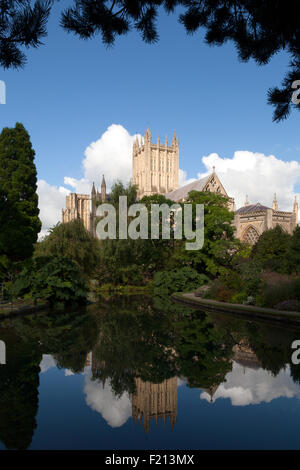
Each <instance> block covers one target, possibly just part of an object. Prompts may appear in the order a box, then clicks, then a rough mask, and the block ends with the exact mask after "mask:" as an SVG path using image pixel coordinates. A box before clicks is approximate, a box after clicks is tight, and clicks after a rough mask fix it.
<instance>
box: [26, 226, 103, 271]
mask: <svg viewBox="0 0 300 470" xmlns="http://www.w3.org/2000/svg"><path fill="white" fill-rule="evenodd" d="M34 256H35V257H40V256H50V257H51V256H66V257H67V258H69V259H71V260H72V261H74V263H76V264H77V266H78V268H79V269H80V271H81V272H82V274H83V275H84V276H85V277H86V278H88V277H91V276H92V275H93V274H94V273H95V270H96V269H97V268H98V266H99V263H100V243H99V240H97V239H95V238H94V237H92V235H91V234H90V233H89V232H88V231H87V230H86V229H85V227H84V225H83V223H82V220H80V219H75V220H72V221H71V222H68V223H66V224H60V223H59V224H57V225H55V226H54V227H53V228H51V229H50V233H49V234H48V235H47V236H46V237H44V239H43V240H42V241H41V242H39V243H37V244H36V246H35V252H34Z"/></svg>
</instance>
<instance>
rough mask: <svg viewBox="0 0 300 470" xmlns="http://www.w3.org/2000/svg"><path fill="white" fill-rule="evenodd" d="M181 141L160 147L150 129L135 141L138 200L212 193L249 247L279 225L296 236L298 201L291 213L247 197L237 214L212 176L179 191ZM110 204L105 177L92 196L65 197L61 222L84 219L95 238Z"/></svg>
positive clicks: (134, 178)
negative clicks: (101, 210) (100, 214)
mask: <svg viewBox="0 0 300 470" xmlns="http://www.w3.org/2000/svg"><path fill="white" fill-rule="evenodd" d="M178 175H179V141H178V137H176V136H175V133H174V135H173V138H172V142H171V145H169V144H168V141H167V139H166V141H165V144H163V143H162V142H161V141H160V140H159V138H158V139H157V143H156V144H153V143H152V142H151V133H150V130H149V129H147V130H146V132H145V136H144V143H142V142H139V141H138V138H136V140H135V142H134V144H133V149H132V182H133V184H136V185H137V186H138V197H139V199H140V198H142V197H143V196H145V195H146V196H150V195H152V194H164V195H165V196H166V197H167V198H168V199H171V200H172V201H174V202H179V201H180V202H184V201H186V200H187V197H188V193H189V192H190V191H193V190H195V191H210V192H214V193H219V194H221V195H223V196H225V197H227V198H228V207H229V209H230V210H231V211H233V212H235V217H234V226H235V227H236V237H237V238H239V239H240V240H242V241H245V242H248V243H250V244H254V243H256V241H257V240H258V238H259V237H260V235H261V234H262V233H263V232H264V231H265V230H268V229H270V228H274V227H275V226H276V225H280V226H281V227H282V228H283V229H284V230H285V231H286V232H287V233H290V234H291V233H293V231H294V229H295V228H296V226H297V224H298V203H297V200H296V199H295V202H294V206H293V210H292V211H291V212H287V211H280V210H279V208H278V203H277V198H276V195H274V200H273V204H272V208H271V207H267V206H264V205H262V204H260V203H256V204H249V202H248V197H247V198H246V202H245V205H244V206H243V207H241V208H240V209H238V210H237V211H236V210H235V204H234V199H233V198H232V197H230V196H229V195H228V194H227V191H226V190H225V188H224V186H223V184H222V182H221V181H220V179H219V177H218V175H217V174H216V171H215V168H214V169H213V172H212V173H211V174H210V175H208V176H206V177H205V178H201V179H199V180H196V181H194V182H192V183H190V184H187V185H185V186H183V187H181V188H179V187H178V186H179V183H178ZM107 200H109V195H107V194H106V183H105V178H104V176H103V177H102V182H101V185H100V188H99V191H98V190H97V191H96V188H95V185H94V183H93V186H92V190H91V194H90V195H88V194H76V193H71V194H69V195H68V196H66V208H65V209H63V211H62V222H63V223H66V222H70V221H71V220H74V219H81V220H82V221H83V224H84V226H85V228H86V229H87V230H88V231H89V232H90V233H91V234H92V235H93V236H96V209H97V205H98V204H99V203H101V202H105V201H107Z"/></svg>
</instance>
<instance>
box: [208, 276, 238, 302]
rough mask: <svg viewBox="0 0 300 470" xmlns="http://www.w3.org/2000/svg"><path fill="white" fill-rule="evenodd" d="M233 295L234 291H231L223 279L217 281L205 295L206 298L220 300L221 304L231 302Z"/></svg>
mask: <svg viewBox="0 0 300 470" xmlns="http://www.w3.org/2000/svg"><path fill="white" fill-rule="evenodd" d="M233 294H234V291H232V290H231V289H229V288H228V287H227V286H226V285H225V284H224V282H222V281H221V279H215V280H214V281H213V282H212V284H211V287H210V289H209V290H208V291H207V293H206V294H205V298H207V299H213V300H218V301H219V302H230V301H231V298H232V296H233Z"/></svg>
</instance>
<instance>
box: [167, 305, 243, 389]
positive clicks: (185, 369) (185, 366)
mask: <svg viewBox="0 0 300 470" xmlns="http://www.w3.org/2000/svg"><path fill="white" fill-rule="evenodd" d="M173 325H174V328H175V350H176V353H177V358H176V364H177V367H178V370H179V371H180V375H181V376H183V377H185V378H186V379H187V381H188V385H189V386H190V387H199V388H206V389H208V390H209V389H210V388H212V387H213V386H216V385H219V384H220V383H221V382H223V381H224V380H225V375H226V374H227V373H228V372H229V371H231V368H232V364H231V361H230V359H231V356H232V346H233V344H234V343H233V341H232V337H230V335H227V332H226V330H224V329H222V328H215V327H214V325H213V324H212V323H211V321H210V320H209V318H208V316H207V314H205V313H204V312H194V313H192V314H191V316H190V317H187V318H185V317H183V318H181V319H179V320H177V321H176V322H174V324H173Z"/></svg>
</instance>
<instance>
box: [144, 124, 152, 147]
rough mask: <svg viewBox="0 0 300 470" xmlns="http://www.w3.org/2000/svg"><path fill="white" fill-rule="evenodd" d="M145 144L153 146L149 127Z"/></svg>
mask: <svg viewBox="0 0 300 470" xmlns="http://www.w3.org/2000/svg"><path fill="white" fill-rule="evenodd" d="M144 143H145V145H147V144H151V132H150V130H149V127H147V130H146V132H145V137H144Z"/></svg>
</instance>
